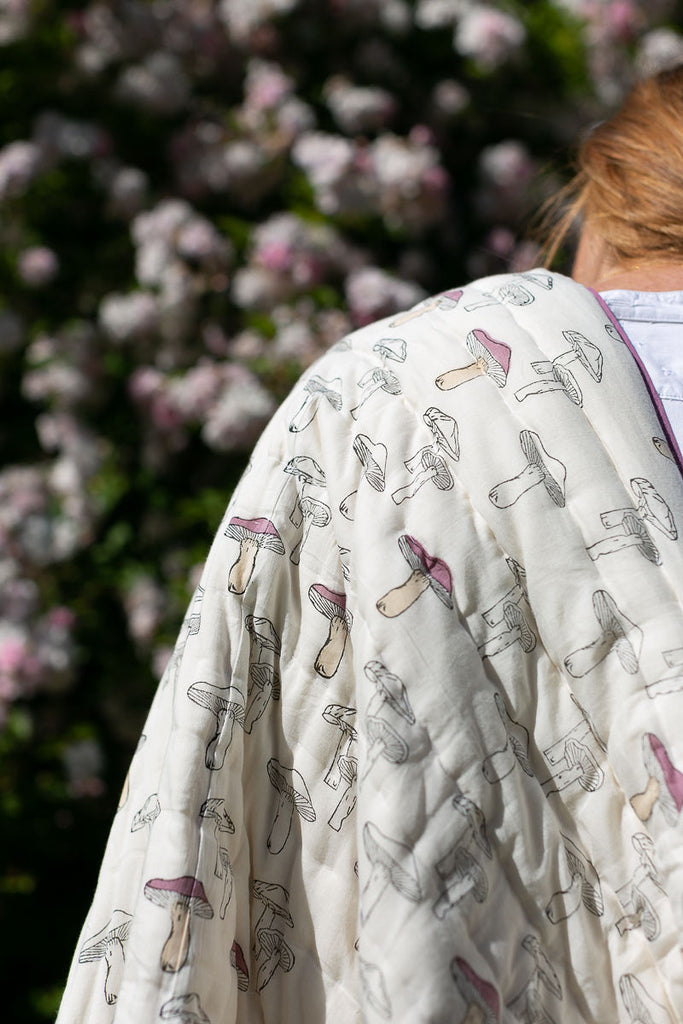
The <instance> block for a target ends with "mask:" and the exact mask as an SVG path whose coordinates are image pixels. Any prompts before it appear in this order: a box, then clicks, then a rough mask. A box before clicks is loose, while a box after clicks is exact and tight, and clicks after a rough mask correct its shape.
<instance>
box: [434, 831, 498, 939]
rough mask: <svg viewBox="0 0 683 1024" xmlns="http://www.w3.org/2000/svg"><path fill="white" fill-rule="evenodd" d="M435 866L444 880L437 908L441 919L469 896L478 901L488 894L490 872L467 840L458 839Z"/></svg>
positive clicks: (435, 911)
mask: <svg viewBox="0 0 683 1024" xmlns="http://www.w3.org/2000/svg"><path fill="white" fill-rule="evenodd" d="M434 867H435V869H436V873H437V874H438V876H439V878H441V880H442V882H443V889H442V890H441V893H440V895H439V898H438V899H437V901H436V903H435V904H434V908H433V909H434V913H435V915H436V916H437V917H438V919H439V920H440V921H442V920H443V919H444V917H445V916H446V914H447V913H448V912H449V911H450V910H453V909H454V908H455V907H457V905H458V904H459V903H460V901H461V900H463V899H464V898H465V897H466V896H468V895H472V896H473V897H474V899H475V901H476V902H477V903H483V902H484V900H485V899H486V897H487V896H488V892H489V883H488V879H487V877H486V872H485V871H484V869H483V868H482V866H481V864H480V863H479V861H478V860H477V859H476V857H474V856H473V855H472V853H470V851H469V850H468V849H467V848H466V846H465V845H464V843H462V842H458V843H457V844H456V845H455V846H454V847H453V849H452V850H449V852H448V853H447V854H446V856H445V857H442V858H441V860H440V861H438V862H437V863H436V864H435V865H434Z"/></svg>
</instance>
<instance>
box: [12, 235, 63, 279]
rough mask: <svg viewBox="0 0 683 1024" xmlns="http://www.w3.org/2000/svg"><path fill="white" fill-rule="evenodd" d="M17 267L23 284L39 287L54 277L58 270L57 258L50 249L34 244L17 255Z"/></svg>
mask: <svg viewBox="0 0 683 1024" xmlns="http://www.w3.org/2000/svg"><path fill="white" fill-rule="evenodd" d="M17 269H18V271H19V277H20V278H21V279H22V281H23V282H24V284H27V285H29V286H30V287H31V288H40V287H42V285H45V284H49V283H50V281H52V280H53V279H54V278H55V276H56V274H57V271H58V270H59V260H58V259H57V256H56V254H55V253H54V252H53V251H52V249H48V248H47V246H44V245H36V246H33V247H32V248H31V249H24V251H23V252H22V253H21V254H20V255H19V261H18V264H17Z"/></svg>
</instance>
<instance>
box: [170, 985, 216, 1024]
mask: <svg viewBox="0 0 683 1024" xmlns="http://www.w3.org/2000/svg"><path fill="white" fill-rule="evenodd" d="M159 1017H160V1018H161V1020H170V1021H177V1024H211V1021H210V1020H209V1018H208V1017H207V1016H206V1014H205V1013H204V1009H203V1007H202V1004H201V1000H200V998H199V994H198V993H197V992H187V993H185V995H182V996H173V998H172V999H167V1000H166V1002H165V1003H164V1004H163V1005H162V1007H161V1009H160V1010H159Z"/></svg>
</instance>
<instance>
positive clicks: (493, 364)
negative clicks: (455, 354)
mask: <svg viewBox="0 0 683 1024" xmlns="http://www.w3.org/2000/svg"><path fill="white" fill-rule="evenodd" d="M465 344H466V345H467V348H468V349H469V351H470V352H471V353H472V355H473V356H474V362H473V363H469V364H468V365H467V366H461V367H459V368H458V369H456V370H448V371H447V372H446V373H442V374H440V376H438V377H437V378H436V380H435V381H434V383H435V384H436V386H437V388H440V390H441V391H451V390H452V389H453V388H457V387H460V385H461V384H466V383H467V382H468V381H470V380H476V379H477V378H478V377H490V378H491V380H493V382H494V384H496V385H497V386H498V387H499V388H502V387H505V383H506V381H507V375H508V371H509V369H510V356H511V353H510V348H509V346H507V345H506V344H505V342H503V341H496V339H495V338H492V337H491V335H490V334H487V333H486V331H482V330H479V329H478V328H475V330H473V331H470V332H469V334H468V335H467V337H466V338H465Z"/></svg>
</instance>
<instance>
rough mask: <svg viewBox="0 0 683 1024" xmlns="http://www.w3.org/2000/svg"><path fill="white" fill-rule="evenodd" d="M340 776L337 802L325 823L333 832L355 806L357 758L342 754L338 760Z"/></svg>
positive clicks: (338, 829)
mask: <svg viewBox="0 0 683 1024" xmlns="http://www.w3.org/2000/svg"><path fill="white" fill-rule="evenodd" d="M338 770H339V777H340V785H339V792H340V794H341V795H340V797H339V803H338V804H337V806H336V807H335V809H334V811H333V812H332V814H331V816H330V818H329V820H328V822H327V824H328V825H329V826H330V828H333V829H334V830H335V832H339V831H340V830H341V827H342V825H343V824H344V822H345V821H346V819H347V818H348V816H349V815H350V814H351V812H352V810H353V809H354V807H355V806H356V798H357V795H358V794H357V790H356V779H357V778H358V759H357V758H355V757H350V756H348V755H344V754H342V756H341V757H340V758H339V761H338Z"/></svg>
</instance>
